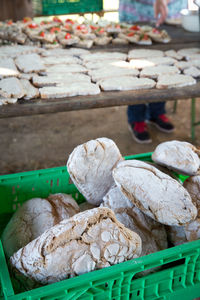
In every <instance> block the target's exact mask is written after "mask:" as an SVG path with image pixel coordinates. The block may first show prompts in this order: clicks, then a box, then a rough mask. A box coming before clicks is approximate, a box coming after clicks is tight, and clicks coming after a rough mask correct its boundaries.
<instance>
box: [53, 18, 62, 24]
mask: <svg viewBox="0 0 200 300" xmlns="http://www.w3.org/2000/svg"><path fill="white" fill-rule="evenodd" d="M53 21H54V22H58V23H62V21H61V20H60V19H59V18H58V17H54V18H53Z"/></svg>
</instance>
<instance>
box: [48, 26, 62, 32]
mask: <svg viewBox="0 0 200 300" xmlns="http://www.w3.org/2000/svg"><path fill="white" fill-rule="evenodd" d="M59 31H60V28H59V27H53V28H51V30H50V33H58V32H59Z"/></svg>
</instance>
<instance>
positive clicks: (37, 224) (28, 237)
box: [2, 194, 80, 257]
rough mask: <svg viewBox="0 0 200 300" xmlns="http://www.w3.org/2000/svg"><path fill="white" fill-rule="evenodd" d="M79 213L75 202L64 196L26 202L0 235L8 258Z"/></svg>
mask: <svg viewBox="0 0 200 300" xmlns="http://www.w3.org/2000/svg"><path fill="white" fill-rule="evenodd" d="M79 212H80V209H79V206H78V205H77V203H76V201H75V200H74V199H73V198H72V197H71V196H70V195H66V194H54V195H50V196H49V197H48V198H47V199H41V198H33V199H31V200H28V201H26V202H25V203H24V204H23V205H22V206H21V207H20V208H19V209H18V210H17V211H16V212H15V213H14V215H13V216H12V218H11V219H10V221H9V223H8V224H7V226H6V228H5V229H4V232H3V235H2V242H3V245H4V251H5V253H6V255H7V256H8V257H10V256H11V255H13V253H15V252H16V251H18V250H19V249H20V248H22V247H24V246H26V245H27V244H28V243H30V242H31V241H32V240H34V239H36V238H37V237H39V236H40V235H41V234H42V233H43V232H44V231H45V230H47V229H49V228H51V227H52V226H54V225H56V224H58V223H59V222H60V221H62V220H63V219H69V218H70V217H72V216H73V215H75V214H77V213H79Z"/></svg>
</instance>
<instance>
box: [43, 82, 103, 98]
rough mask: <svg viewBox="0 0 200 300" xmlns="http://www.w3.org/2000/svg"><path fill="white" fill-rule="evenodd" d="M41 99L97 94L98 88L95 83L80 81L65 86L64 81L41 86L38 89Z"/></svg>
mask: <svg viewBox="0 0 200 300" xmlns="http://www.w3.org/2000/svg"><path fill="white" fill-rule="evenodd" d="M39 92H40V96H41V98H42V99H53V98H65V97H74V96H87V95H97V94H99V93H100V89H99V87H98V85H97V84H93V83H90V82H84V81H80V82H79V83H78V84H77V83H71V84H70V85H68V86H66V85H65V82H63V83H62V84H60V85H57V86H49V87H43V88H40V89H39Z"/></svg>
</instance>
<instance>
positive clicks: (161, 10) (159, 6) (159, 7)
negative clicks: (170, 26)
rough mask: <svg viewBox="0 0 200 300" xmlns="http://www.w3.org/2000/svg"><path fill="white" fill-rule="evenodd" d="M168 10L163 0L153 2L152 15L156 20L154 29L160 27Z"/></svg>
mask: <svg viewBox="0 0 200 300" xmlns="http://www.w3.org/2000/svg"><path fill="white" fill-rule="evenodd" d="M167 14H168V8H167V3H166V1H165V0H155V3H154V15H155V18H156V19H157V22H156V27H158V26H160V24H162V23H163V22H164V21H165V19H166V18H167Z"/></svg>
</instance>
